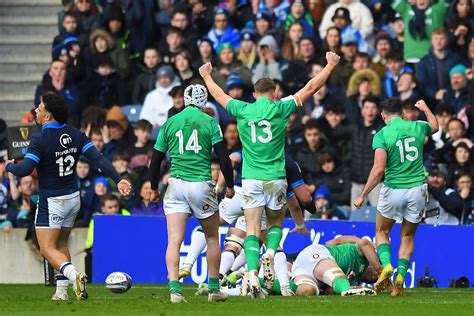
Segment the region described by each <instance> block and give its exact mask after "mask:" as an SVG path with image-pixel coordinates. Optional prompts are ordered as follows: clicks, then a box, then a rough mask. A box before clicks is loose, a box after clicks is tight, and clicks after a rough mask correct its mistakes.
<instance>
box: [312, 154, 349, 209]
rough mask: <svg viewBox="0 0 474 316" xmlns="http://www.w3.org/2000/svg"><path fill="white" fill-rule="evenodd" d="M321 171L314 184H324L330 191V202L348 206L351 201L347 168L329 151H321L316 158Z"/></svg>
mask: <svg viewBox="0 0 474 316" xmlns="http://www.w3.org/2000/svg"><path fill="white" fill-rule="evenodd" d="M318 164H319V165H320V166H321V171H320V172H319V174H318V177H317V180H316V186H317V187H319V186H320V185H321V184H326V185H327V186H328V187H329V190H330V191H331V198H332V202H333V203H334V204H336V205H338V206H348V205H350V203H351V201H350V198H351V181H350V179H349V170H348V169H347V168H346V167H345V166H344V165H343V164H342V163H341V161H339V160H338V159H336V157H334V156H333V155H331V154H330V153H322V154H321V155H320V156H319V158H318Z"/></svg>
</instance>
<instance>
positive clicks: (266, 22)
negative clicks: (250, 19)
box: [254, 11, 279, 41]
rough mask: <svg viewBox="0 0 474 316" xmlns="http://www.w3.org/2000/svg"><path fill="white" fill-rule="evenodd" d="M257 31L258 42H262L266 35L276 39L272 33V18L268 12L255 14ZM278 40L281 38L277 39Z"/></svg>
mask: <svg viewBox="0 0 474 316" xmlns="http://www.w3.org/2000/svg"><path fill="white" fill-rule="evenodd" d="M254 20H255V31H256V34H255V35H256V40H257V41H260V39H262V38H263V37H264V36H266V35H272V36H273V37H275V36H276V35H275V34H274V33H275V32H272V29H271V28H272V16H271V15H270V14H269V13H268V12H267V11H258V12H257V14H255V18H254ZM275 39H276V40H278V39H279V38H277V37H275Z"/></svg>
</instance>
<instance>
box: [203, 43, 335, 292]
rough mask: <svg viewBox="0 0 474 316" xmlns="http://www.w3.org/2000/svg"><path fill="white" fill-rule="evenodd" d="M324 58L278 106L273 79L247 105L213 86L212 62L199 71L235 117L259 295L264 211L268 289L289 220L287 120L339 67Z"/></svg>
mask: <svg viewBox="0 0 474 316" xmlns="http://www.w3.org/2000/svg"><path fill="white" fill-rule="evenodd" d="M326 60H327V62H328V64H327V65H326V67H325V68H324V69H323V70H322V71H321V72H320V73H319V74H318V75H316V76H315V77H314V78H312V79H311V80H310V81H309V82H308V83H307V84H306V85H305V86H304V87H303V88H302V89H301V90H300V91H298V92H297V93H296V94H295V95H294V96H291V97H288V98H286V99H284V100H279V101H276V102H275V100H274V99H275V90H276V84H275V82H273V80H271V79H268V78H262V79H259V80H258V81H257V82H256V83H255V85H254V90H255V92H254V97H255V99H256V101H255V102H254V103H246V102H242V101H240V100H236V99H233V98H231V97H230V96H229V95H227V94H226V93H225V92H224V91H223V90H222V89H221V88H220V87H219V86H218V85H217V84H216V83H215V82H214V80H213V78H212V65H211V63H206V64H204V65H203V66H201V67H200V68H199V73H200V74H201V76H202V77H203V79H204V81H205V83H206V85H207V87H208V89H209V92H210V93H211V95H212V96H213V97H214V99H215V100H216V101H217V102H218V103H219V104H220V105H222V106H223V107H224V108H226V109H227V111H228V112H229V113H230V114H231V115H233V116H234V117H235V118H236V119H237V127H238V130H239V134H240V139H241V141H242V146H243V156H244V164H243V170H242V179H243V180H242V188H243V199H242V202H243V203H242V208H243V209H244V214H245V219H246V222H247V236H246V238H245V242H244V250H245V256H246V258H247V265H248V268H249V278H250V284H251V288H252V291H253V292H254V293H255V294H256V293H258V292H260V291H261V286H260V282H259V280H258V259H259V255H260V251H259V250H260V247H259V239H260V222H261V218H262V214H263V212H264V211H265V212H266V215H267V227H268V233H267V241H266V245H267V248H266V252H265V254H263V256H262V263H263V265H264V267H265V268H264V272H265V283H266V287H267V288H271V287H273V281H274V275H272V271H273V259H274V255H275V253H276V251H277V248H278V246H279V244H280V241H281V238H282V229H281V227H282V223H283V218H284V216H285V212H284V210H283V207H284V206H285V203H286V189H287V185H288V184H287V182H286V180H285V155H284V147H285V146H284V144H285V131H286V126H287V124H288V118H289V117H290V115H291V114H292V113H294V112H296V111H297V110H298V108H299V107H302V106H303V103H304V102H305V101H306V100H308V99H309V98H310V97H311V96H312V95H313V94H315V93H316V92H317V91H318V90H319V88H320V87H322V86H323V84H324V83H325V82H326V80H327V79H328V78H329V75H330V74H331V72H332V70H333V69H334V68H335V67H336V65H337V64H338V62H339V56H338V55H337V54H335V53H332V52H328V53H326Z"/></svg>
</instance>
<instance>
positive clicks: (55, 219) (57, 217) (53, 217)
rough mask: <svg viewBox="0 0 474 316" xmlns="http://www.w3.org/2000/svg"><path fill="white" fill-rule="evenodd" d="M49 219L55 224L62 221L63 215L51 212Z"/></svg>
mask: <svg viewBox="0 0 474 316" xmlns="http://www.w3.org/2000/svg"><path fill="white" fill-rule="evenodd" d="M49 220H50V221H51V223H53V224H59V223H60V222H61V217H59V216H58V215H56V214H51V215H49Z"/></svg>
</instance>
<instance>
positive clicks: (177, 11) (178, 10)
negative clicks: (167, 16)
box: [171, 8, 189, 21]
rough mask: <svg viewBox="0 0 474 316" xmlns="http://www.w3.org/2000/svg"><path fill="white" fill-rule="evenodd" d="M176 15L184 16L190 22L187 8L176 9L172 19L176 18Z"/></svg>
mask: <svg viewBox="0 0 474 316" xmlns="http://www.w3.org/2000/svg"><path fill="white" fill-rule="evenodd" d="M176 14H184V15H185V16H186V18H187V19H188V21H189V18H188V15H189V14H188V11H187V10H186V9H185V8H177V9H174V10H173V12H172V13H171V18H174V16H175V15H176Z"/></svg>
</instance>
